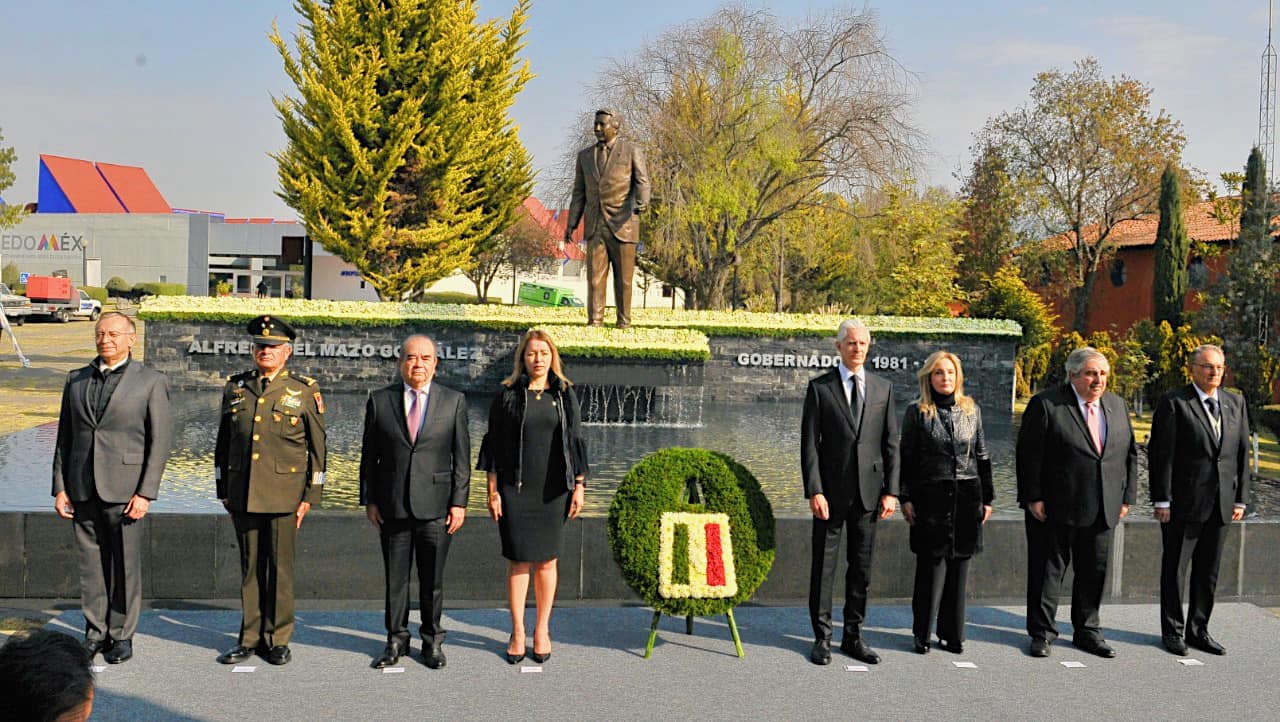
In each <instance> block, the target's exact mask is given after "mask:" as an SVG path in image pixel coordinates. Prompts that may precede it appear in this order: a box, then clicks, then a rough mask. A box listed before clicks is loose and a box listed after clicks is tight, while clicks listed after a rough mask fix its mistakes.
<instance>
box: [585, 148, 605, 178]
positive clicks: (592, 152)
mask: <svg viewBox="0 0 1280 722" xmlns="http://www.w3.org/2000/svg"><path fill="white" fill-rule="evenodd" d="M599 147H600V146H599V145H593V146H591V147H590V148H587V149H586V150H584V151H582V152H583V153H585V154H586V156H587V160H588V161H590V163H591V175H593V176H595V179H596V182H597V183H598V182H599V181H600V175H601V170H602V169H601V168H600V166H599V165H597V164H596V148H599Z"/></svg>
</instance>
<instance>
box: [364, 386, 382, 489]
mask: <svg viewBox="0 0 1280 722" xmlns="http://www.w3.org/2000/svg"><path fill="white" fill-rule="evenodd" d="M377 428H378V414H377V411H376V406H375V404H374V401H373V392H372V391H370V392H369V398H368V399H366V400H365V402H364V434H363V435H362V436H361V437H360V506H367V505H369V504H373V503H375V502H374V500H373V499H371V498H370V497H369V492H370V491H371V490H372V486H373V481H374V479H373V476H374V474H375V473H377V470H378V441H377V438H378V435H377V434H378V432H377Z"/></svg>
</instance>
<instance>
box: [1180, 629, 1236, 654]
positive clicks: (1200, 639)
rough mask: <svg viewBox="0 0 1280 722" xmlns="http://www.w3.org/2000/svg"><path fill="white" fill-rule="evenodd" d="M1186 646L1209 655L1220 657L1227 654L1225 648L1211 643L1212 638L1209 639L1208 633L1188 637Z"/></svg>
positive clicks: (1213, 642)
mask: <svg viewBox="0 0 1280 722" xmlns="http://www.w3.org/2000/svg"><path fill="white" fill-rule="evenodd" d="M1187 644H1189V645H1191V646H1192V647H1195V648H1196V649H1198V650H1200V651H1202V652H1208V653H1209V654H1216V655H1218V656H1222V655H1224V654H1226V653H1227V648H1226V647H1224V646H1222V645H1221V644H1218V643H1217V642H1215V641H1213V637H1210V636H1209V633H1208V632H1205V633H1204V634H1198V635H1195V636H1188V637H1187Z"/></svg>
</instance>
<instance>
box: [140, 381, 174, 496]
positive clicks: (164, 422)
mask: <svg viewBox="0 0 1280 722" xmlns="http://www.w3.org/2000/svg"><path fill="white" fill-rule="evenodd" d="M156 377H157V378H156V379H155V382H154V383H152V384H151V389H150V391H149V393H148V396H147V418H146V419H145V422H144V423H146V425H147V426H146V452H145V455H144V458H143V468H142V479H141V480H139V482H138V488H137V490H136V491H135V492H134V493H135V494H137V495H138V496H141V497H143V498H144V499H155V498H156V497H157V496H159V495H160V480H161V479H163V478H164V467H165V465H166V464H168V463H169V451H170V449H172V448H173V419H172V416H171V414H170V411H169V380H168V379H167V378H166V377H165V375H164V374H162V373H159V372H156Z"/></svg>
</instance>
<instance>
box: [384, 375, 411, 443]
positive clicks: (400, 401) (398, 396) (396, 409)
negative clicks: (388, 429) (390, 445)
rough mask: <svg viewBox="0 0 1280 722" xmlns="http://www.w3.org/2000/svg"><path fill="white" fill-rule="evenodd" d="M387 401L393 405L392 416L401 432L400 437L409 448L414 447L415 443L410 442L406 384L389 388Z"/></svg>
mask: <svg viewBox="0 0 1280 722" xmlns="http://www.w3.org/2000/svg"><path fill="white" fill-rule="evenodd" d="M387 400H388V401H389V402H390V403H391V415H392V417H393V418H395V420H396V428H397V429H399V430H400V435H401V436H402V437H404V442H405V443H406V444H408V445H409V446H413V442H412V441H410V440H409V418H408V410H407V409H405V406H404V384H397V385H395V386H393V387H390V388H388V389H387Z"/></svg>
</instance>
